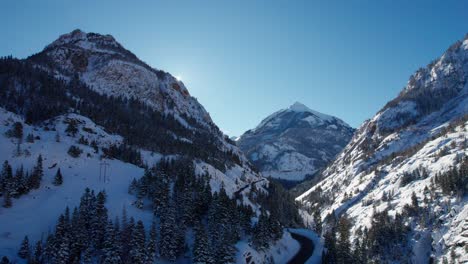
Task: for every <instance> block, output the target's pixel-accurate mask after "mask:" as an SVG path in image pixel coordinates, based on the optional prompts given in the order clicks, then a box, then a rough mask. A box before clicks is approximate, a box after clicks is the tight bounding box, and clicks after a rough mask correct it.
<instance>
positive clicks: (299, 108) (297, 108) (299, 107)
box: [288, 102, 312, 112]
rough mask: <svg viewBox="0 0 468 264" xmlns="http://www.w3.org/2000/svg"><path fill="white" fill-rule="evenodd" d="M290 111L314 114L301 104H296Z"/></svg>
mask: <svg viewBox="0 0 468 264" xmlns="http://www.w3.org/2000/svg"><path fill="white" fill-rule="evenodd" d="M288 109H289V110H291V111H296V112H312V110H311V109H310V108H309V107H307V106H306V105H304V104H303V103H301V102H295V103H294V104H292V105H291V106H290V107H289V108H288Z"/></svg>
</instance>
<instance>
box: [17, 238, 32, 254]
mask: <svg viewBox="0 0 468 264" xmlns="http://www.w3.org/2000/svg"><path fill="white" fill-rule="evenodd" d="M18 256H19V257H20V258H22V259H29V257H30V256H31V248H30V246H29V238H28V236H25V237H24V239H23V241H22V242H21V246H20V249H19V250H18Z"/></svg>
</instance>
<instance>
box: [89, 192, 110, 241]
mask: <svg viewBox="0 0 468 264" xmlns="http://www.w3.org/2000/svg"><path fill="white" fill-rule="evenodd" d="M105 202H106V193H105V192H104V191H101V192H99V193H98V194H97V196H96V203H95V214H94V215H93V217H92V220H91V222H92V236H93V238H94V244H95V247H96V248H97V249H101V248H102V247H103V243H104V234H105V232H106V223H107V208H106V206H105V205H104V204H105Z"/></svg>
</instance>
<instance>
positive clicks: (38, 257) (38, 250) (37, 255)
mask: <svg viewBox="0 0 468 264" xmlns="http://www.w3.org/2000/svg"><path fill="white" fill-rule="evenodd" d="M42 253H43V252H42V240H39V241H37V242H36V246H35V247H34V256H33V262H34V264H40V263H43V262H44V261H43V257H42Z"/></svg>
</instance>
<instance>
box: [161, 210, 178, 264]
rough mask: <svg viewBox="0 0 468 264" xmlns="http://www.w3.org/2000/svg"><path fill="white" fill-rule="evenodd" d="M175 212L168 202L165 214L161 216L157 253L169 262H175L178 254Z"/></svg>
mask: <svg viewBox="0 0 468 264" xmlns="http://www.w3.org/2000/svg"><path fill="white" fill-rule="evenodd" d="M175 218H176V211H175V206H174V203H173V202H172V201H170V202H169V204H168V206H167V208H166V210H165V212H164V213H163V214H161V224H160V229H161V230H160V232H159V233H160V234H161V241H160V243H159V246H160V248H159V251H160V253H161V256H162V257H163V258H165V259H168V260H169V261H175V260H176V258H177V255H178V252H179V241H178V239H177V232H178V227H177V223H176V219H175Z"/></svg>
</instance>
